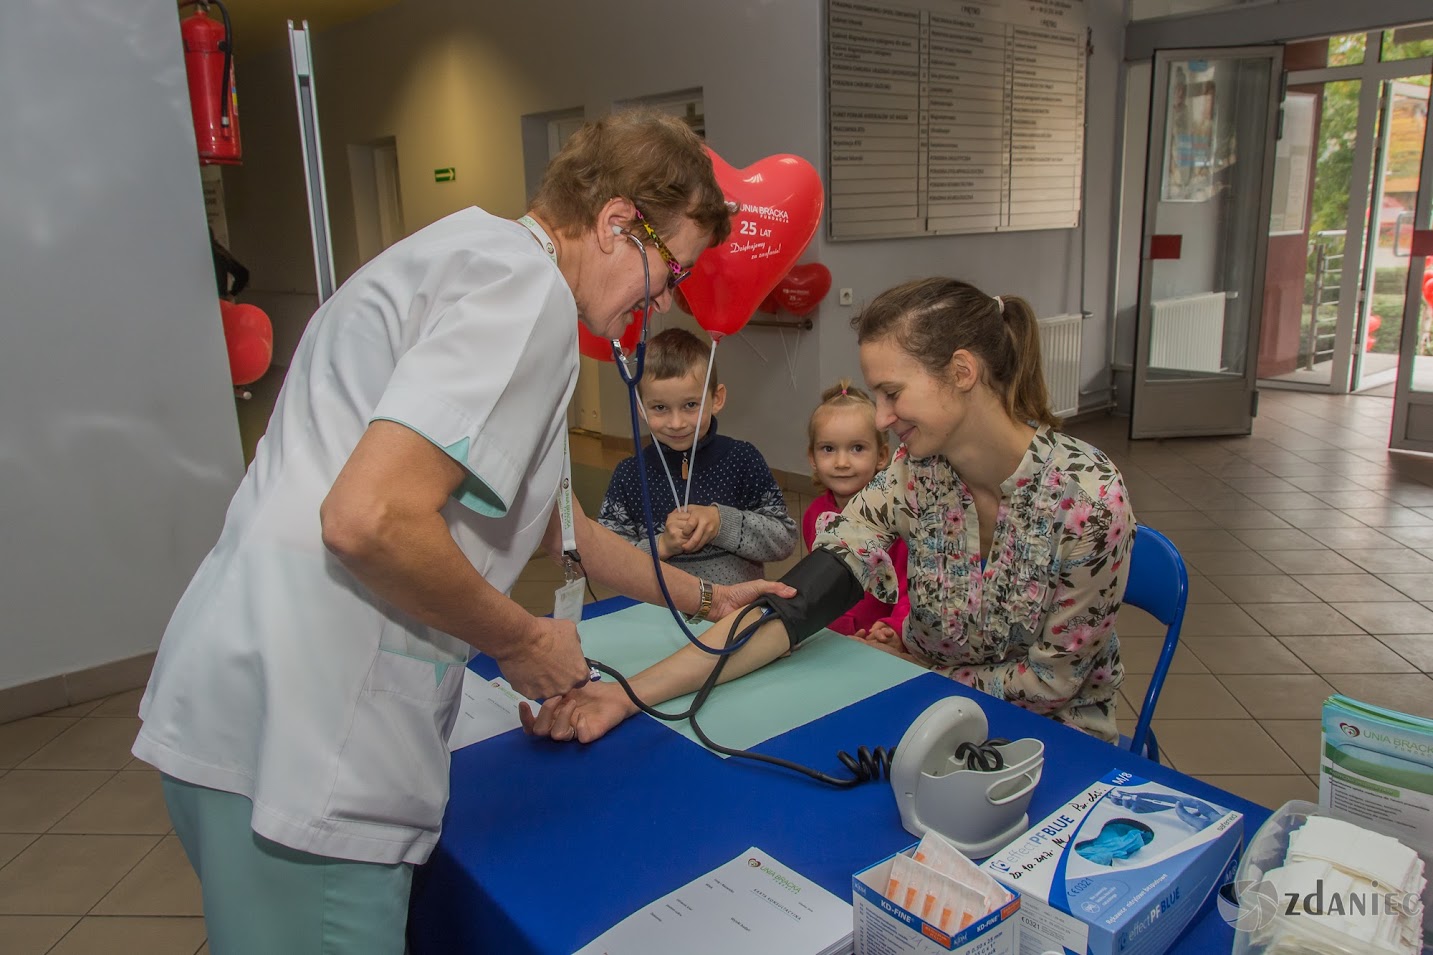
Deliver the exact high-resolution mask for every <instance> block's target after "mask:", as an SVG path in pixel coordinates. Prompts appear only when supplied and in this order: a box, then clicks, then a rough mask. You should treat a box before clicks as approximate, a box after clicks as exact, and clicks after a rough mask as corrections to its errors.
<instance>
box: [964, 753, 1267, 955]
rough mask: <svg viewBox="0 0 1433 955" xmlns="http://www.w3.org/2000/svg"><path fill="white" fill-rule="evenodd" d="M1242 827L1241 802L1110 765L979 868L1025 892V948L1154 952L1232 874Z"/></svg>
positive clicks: (1107, 954)
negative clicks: (1227, 804)
mask: <svg viewBox="0 0 1433 955" xmlns="http://www.w3.org/2000/svg"><path fill="white" fill-rule="evenodd" d="M1243 834H1244V821H1243V816H1242V815H1240V814H1239V813H1237V812H1232V811H1230V810H1228V809H1225V808H1223V807H1222V806H1217V805H1215V804H1213V803H1210V802H1206V801H1205V800H1202V799H1196V798H1194V797H1193V796H1190V795H1188V794H1186V793H1182V792H1178V791H1177V790H1174V789H1170V788H1169V787H1168V786H1162V785H1160V784H1159V783H1153V782H1149V781H1148V780H1145V779H1141V778H1139V777H1138V776H1134V775H1132V774H1130V773H1127V772H1112V773H1110V774H1108V775H1107V776H1105V777H1104V778H1103V779H1101V780H1100V781H1099V782H1097V783H1095V784H1094V785H1092V786H1090V787H1088V788H1087V789H1085V790H1084V791H1082V792H1081V793H1080V794H1079V795H1078V796H1077V797H1075V798H1074V799H1072V800H1070V801H1069V802H1068V803H1066V804H1065V805H1064V806H1063V807H1062V808H1060V809H1058V810H1056V811H1055V812H1054V813H1052V814H1051V815H1049V816H1048V817H1046V818H1045V819H1044V820H1043V821H1042V822H1040V823H1039V824H1037V825H1036V826H1034V827H1033V828H1032V829H1030V831H1029V832H1027V833H1025V835H1023V836H1021V837H1020V838H1018V839H1016V840H1015V841H1014V842H1012V843H1010V845H1008V846H1006V847H1005V848H1004V849H1003V850H1001V851H1000V852H998V853H996V854H995V855H993V856H991V857H990V858H989V859H988V860H986V862H985V863H984V865H982V866H981V868H983V869H985V870H987V871H988V872H989V873H990V874H991V875H993V876H994V877H995V878H996V879H998V880H1000V881H1001V882H1002V883H1003V884H1005V885H1006V886H1007V887H1009V888H1011V889H1014V890H1016V891H1017V892H1019V893H1020V894H1021V896H1022V908H1021V923H1020V935H1021V948H1022V950H1028V951H1056V952H1059V951H1064V952H1069V953H1074V955H1115V953H1118V955H1151V953H1161V952H1164V951H1165V950H1166V949H1168V948H1169V947H1170V946H1171V945H1173V944H1174V941H1175V940H1176V939H1177V938H1178V937H1179V935H1180V933H1181V932H1183V931H1184V929H1185V927H1186V926H1187V925H1188V924H1189V923H1190V921H1191V920H1192V919H1193V918H1194V916H1195V915H1196V914H1197V913H1199V911H1200V910H1201V909H1203V908H1204V904H1205V903H1206V902H1207V901H1208V900H1209V899H1210V897H1211V896H1213V894H1214V893H1216V892H1218V891H1219V888H1220V886H1222V885H1223V884H1224V883H1225V882H1227V881H1230V880H1231V879H1232V877H1233V874H1234V869H1235V866H1236V865H1237V863H1238V854H1239V846H1240V843H1241V841H1242V839H1243ZM1036 939H1038V941H1036ZM1037 945H1038V946H1043V947H1038V948H1037V947H1034V946H1037Z"/></svg>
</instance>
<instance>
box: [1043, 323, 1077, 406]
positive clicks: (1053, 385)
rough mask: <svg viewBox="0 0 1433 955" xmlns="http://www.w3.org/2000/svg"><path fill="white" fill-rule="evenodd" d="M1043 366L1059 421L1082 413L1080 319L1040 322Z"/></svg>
mask: <svg viewBox="0 0 1433 955" xmlns="http://www.w3.org/2000/svg"><path fill="white" fill-rule="evenodd" d="M1040 364H1041V366H1042V367H1043V368H1044V370H1045V387H1046V388H1048V389H1049V390H1050V410H1051V411H1053V412H1054V413H1055V414H1056V415H1058V416H1059V417H1062V418H1063V417H1064V416H1066V415H1072V414H1074V413H1075V412H1076V411H1079V410H1080V316H1078V315H1056V316H1054V317H1053V318H1042V319H1040Z"/></svg>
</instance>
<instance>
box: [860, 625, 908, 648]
mask: <svg viewBox="0 0 1433 955" xmlns="http://www.w3.org/2000/svg"><path fill="white" fill-rule="evenodd" d="M853 636H855V637H858V638H860V639H861V640H864V641H866V642H867V643H869V644H872V645H873V646H880V647H883V648H884V647H898V648H902V649H904V645H903V643H902V641H901V635H900V634H899V633H896V631H895V629H894V628H893V627H892V626H891V625H890V624H888V623H886V622H885V621H884V620H877V621H876V622H875V623H873V624H871V629H869V630H857V631H856V632H855V633H854V634H853Z"/></svg>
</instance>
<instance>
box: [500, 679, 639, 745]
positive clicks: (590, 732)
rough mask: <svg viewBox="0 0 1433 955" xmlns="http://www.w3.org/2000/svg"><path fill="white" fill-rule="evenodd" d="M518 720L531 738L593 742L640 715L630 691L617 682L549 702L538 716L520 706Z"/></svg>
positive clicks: (571, 693)
mask: <svg viewBox="0 0 1433 955" xmlns="http://www.w3.org/2000/svg"><path fill="white" fill-rule="evenodd" d="M517 711H518V718H519V719H520V720H522V729H523V732H524V733H526V734H527V735H529V736H546V737H547V738H548V739H553V740H560V741H568V740H574V739H575V740H577V741H578V742H579V743H590V742H592V741H593V740H595V739H599V738H600V737H602V736H604V735H606V733H607V732H608V731H609V730H611V729H612V728H613V727H614V726H616V725H617V724H618V723H621V722H622V721H623V720H625V719H626V718H627V717H629V716H631V715H632V714H634V713H636V712H637V707H636V706H635V705H634V704H633V703H632V701H631V700H630V699H628V698H627V694H626V692H624V691H623V689H622V688H621V687H620V686H618V685H617V684H616V683H589V684H587V685H586V686H583V687H579V688H577V689H575V690H572V691H571V692H569V693H566V694H564V695H562V696H559V697H554V698H553V699H550V700H547V701H546V702H544V703H543V704H542V709H541V710H539V711H538V712H537V713H536V714H534V713H533V712H532V707H530V706H528V705H527V704H526V703H519V704H518V707H517Z"/></svg>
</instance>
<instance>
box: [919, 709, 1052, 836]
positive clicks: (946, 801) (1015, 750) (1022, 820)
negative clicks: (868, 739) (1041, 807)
mask: <svg viewBox="0 0 1433 955" xmlns="http://www.w3.org/2000/svg"><path fill="white" fill-rule="evenodd" d="M989 729H990V724H989V723H988V722H987V721H986V719H985V712H984V711H983V710H982V709H981V708H980V706H979V704H977V703H976V702H975V701H973V700H969V699H966V698H964V697H960V696H950V697H946V698H945V699H943V700H937V701H936V702H934V703H932V704H931V705H930V706H929V707H927V708H926V710H925V712H924V713H922V714H921V715H920V716H918V717H916V719H915V722H913V723H912V724H911V725H910V728H909V729H908V730H906V733H905V735H904V736H902V737H901V741H900V743H899V744H898V745H897V746H896V756H895V759H894V760H892V762H891V789H892V790H894V792H895V796H896V808H897V809H898V810H900V814H901V825H903V826H905V828H906V831H907V832H909V833H910V834H911V835H914V836H923V835H925V834H926V832H927V831H929V830H934V831H935V832H937V833H939V834H940V835H942V836H944V837H945V839H946V840H947V841H949V842H950V843H951V844H952V845H954V846H955V847H956V848H957V849H959V850H960V851H961V852H963V853H965V854H966V855H967V856H969V857H971V858H973V859H981V858H984V857H985V856H988V855H990V854H991V853H992V852H994V851H995V850H997V849H999V848H1001V847H1002V846H1004V845H1006V844H1007V843H1009V842H1010V840H1012V839H1014V838H1015V837H1016V836H1018V835H1020V834H1021V833H1022V832H1024V831H1025V830H1026V829H1028V828H1029V826H1030V817H1029V816H1028V815H1027V814H1026V812H1025V810H1026V808H1027V807H1028V806H1029V805H1030V796H1031V794H1032V793H1033V792H1034V791H1035V786H1036V784H1037V783H1039V781H1040V774H1041V772H1042V770H1043V768H1044V764H1045V745H1044V744H1043V743H1041V742H1040V741H1039V740H1037V739H1020V740H1015V741H1014V742H1012V743H1008V744H1005V745H1003V746H1002V747H1000V749H1001V752H1002V755H1003V756H1004V757H1005V765H1004V767H1003V768H1001V769H998V770H995V771H980V770H972V769H967V768H966V767H965V764H964V763H963V762H958V761H957V760H956V759H955V750H956V748H957V747H958V746H960V744H961V743H983V742H985V740H986V738H987V737H988V736H989Z"/></svg>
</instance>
